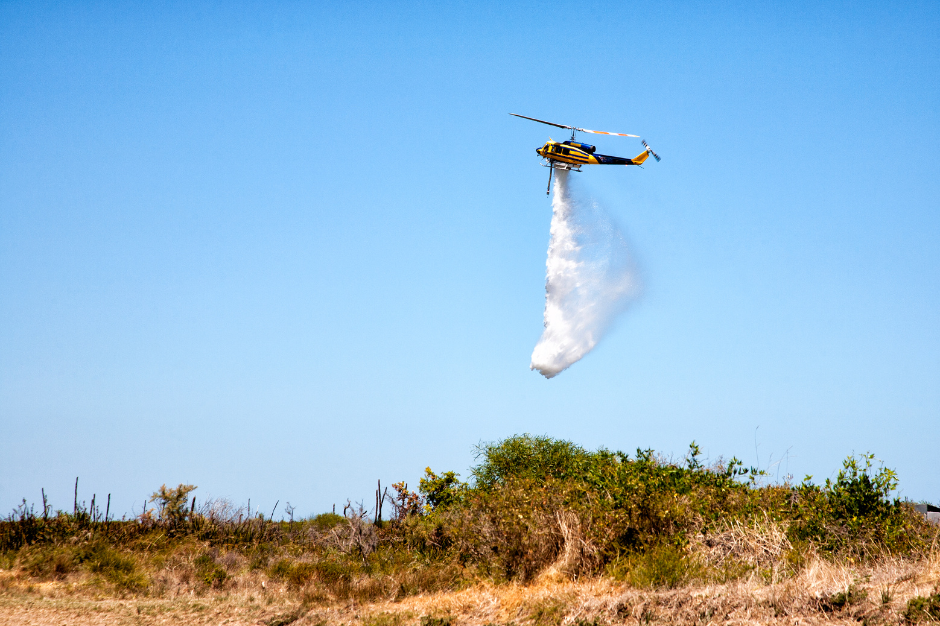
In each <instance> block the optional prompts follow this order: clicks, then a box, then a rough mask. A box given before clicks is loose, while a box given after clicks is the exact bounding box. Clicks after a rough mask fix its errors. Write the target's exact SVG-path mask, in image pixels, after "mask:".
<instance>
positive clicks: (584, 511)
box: [0, 435, 940, 626]
mask: <svg viewBox="0 0 940 626" xmlns="http://www.w3.org/2000/svg"><path fill="white" fill-rule="evenodd" d="M478 452H479V456H478V459H477V460H478V462H477V465H476V466H475V467H474V468H473V469H472V470H471V475H470V476H469V477H468V480H467V481H466V482H464V481H461V480H460V477H459V476H458V475H456V474H454V473H453V472H442V473H440V474H438V473H435V472H433V471H432V470H431V469H430V468H428V469H427V470H426V472H425V477H424V478H423V479H422V480H421V482H420V485H419V486H418V489H417V490H416V491H412V490H410V489H409V488H408V486H407V485H405V484H404V483H398V484H396V485H393V486H392V489H391V493H388V492H387V491H386V492H382V493H377V497H376V502H375V504H374V506H373V507H372V508H370V510H366V509H365V508H364V507H363V506H361V505H352V504H347V506H346V507H344V509H343V511H342V514H335V513H325V514H322V515H318V516H315V517H313V518H310V519H292V516H290V515H289V516H288V517H289V518H288V519H286V520H272V519H266V518H265V517H264V516H263V515H260V514H257V513H255V514H252V515H248V514H247V513H248V512H247V511H246V510H245V509H241V508H239V507H236V506H234V505H233V504H231V503H229V502H227V501H224V500H214V501H213V500H208V501H203V502H197V500H195V499H191V498H190V496H191V492H192V490H193V487H192V486H190V485H179V486H177V487H174V488H167V487H166V486H164V487H161V488H160V489H159V490H158V491H157V492H156V493H155V494H154V496H153V499H152V502H153V503H154V505H155V506H154V507H153V508H152V509H148V510H146V511H145V512H144V513H143V514H141V515H140V516H138V517H136V518H135V519H132V520H121V521H115V520H112V519H109V517H110V516H109V515H108V514H107V513H105V514H102V512H101V510H100V507H99V506H98V505H95V504H92V505H91V506H88V507H86V506H84V505H82V504H79V503H78V502H76V503H74V504H73V507H72V510H71V511H55V512H53V510H52V509H51V507H49V506H47V505H46V503H45V502H43V504H42V506H41V509H40V510H37V509H36V508H35V507H32V506H27V504H26V502H25V501H24V503H23V505H22V506H20V507H19V508H18V509H16V510H15V511H14V512H13V513H12V514H10V515H9V516H8V517H7V518H6V519H5V520H4V521H0V623H11V624H12V623H17V624H46V623H49V624H53V623H55V624H61V623H69V624H125V623H126V624H163V623H167V624H169V623H193V624H221V623H229V624H242V623H244V624H267V625H268V626H278V625H285V624H298V625H300V624H341V623H342V624H363V625H373V626H397V625H415V626H445V625H448V624H450V625H453V626H456V625H459V624H480V625H483V624H494V625H495V624H500V625H508V624H516V625H518V626H522V625H524V624H535V625H556V624H557V625H561V624H577V625H581V626H587V625H592V626H597V625H600V624H708V623H742V624H743V623H768V624H771V623H772V624H777V623H779V624H784V623H785V624H795V623H822V622H826V623H856V622H861V623H865V624H908V623H923V622H931V621H940V549H938V528H937V527H936V526H932V525H930V524H928V523H927V522H926V521H925V520H924V518H923V516H921V515H920V514H918V513H917V512H916V511H915V510H914V509H913V506H912V505H911V504H910V503H906V502H902V501H900V500H898V499H897V498H892V494H893V493H894V490H895V489H896V487H897V484H896V478H895V475H894V473H893V472H892V471H891V470H890V469H887V468H884V467H881V466H879V465H877V464H876V463H875V462H874V459H873V457H871V456H870V455H863V456H859V457H850V458H849V459H846V461H845V463H844V465H843V468H842V470H841V471H840V472H839V474H838V477H837V478H836V479H835V480H827V481H825V482H824V483H822V484H815V483H813V481H812V478H811V477H806V479H804V480H803V481H801V482H799V483H792V482H791V481H784V482H783V483H765V479H767V476H765V475H764V474H763V472H760V471H758V470H757V469H754V468H744V467H742V465H741V463H740V462H738V461H737V460H736V459H731V460H730V461H723V460H718V461H717V462H714V463H712V464H709V465H707V466H705V465H703V464H702V463H701V461H700V455H699V453H698V449H697V447H696V446H695V445H694V444H693V445H692V446H691V448H690V451H689V454H688V455H687V456H686V457H685V458H683V459H680V460H670V459H664V458H662V457H659V456H657V455H655V454H654V453H653V452H652V451H649V450H645V451H644V450H638V451H637V452H636V453H635V454H633V455H627V454H624V453H621V452H612V451H608V450H598V451H588V450H584V449H582V448H580V447H578V446H576V445H574V444H572V443H570V442H566V441H559V440H555V439H549V438H545V437H532V436H528V435H523V436H517V437H511V438H509V439H506V440H503V441H500V442H496V443H492V444H484V445H481V446H480V447H479V448H478ZM383 513H384V514H385V515H384V516H383V515H382V514H383ZM383 517H384V518H385V519H383Z"/></svg>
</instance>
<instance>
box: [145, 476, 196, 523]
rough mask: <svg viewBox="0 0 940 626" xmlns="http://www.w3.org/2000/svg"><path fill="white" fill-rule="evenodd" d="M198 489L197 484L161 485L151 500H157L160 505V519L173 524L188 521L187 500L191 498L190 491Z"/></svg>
mask: <svg viewBox="0 0 940 626" xmlns="http://www.w3.org/2000/svg"><path fill="white" fill-rule="evenodd" d="M195 489H196V486H195V485H183V484H180V485H179V486H178V487H175V488H174V487H170V488H167V486H166V485H161V486H160V489H159V490H157V491H156V492H155V493H154V494H153V495H152V496H150V501H151V502H155V503H156V505H157V507H158V514H159V516H160V521H162V522H168V523H170V524H173V525H177V524H180V523H182V522H184V521H186V517H187V516H188V515H189V512H188V511H187V510H186V502H187V501H188V500H189V494H190V492H192V491H194V490H195Z"/></svg>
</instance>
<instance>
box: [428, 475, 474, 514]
mask: <svg viewBox="0 0 940 626" xmlns="http://www.w3.org/2000/svg"><path fill="white" fill-rule="evenodd" d="M457 476H459V474H455V473H454V472H444V473H443V474H441V475H440V476H438V475H437V474H435V473H434V472H432V471H431V468H430V467H428V468H425V470H424V478H422V479H421V481H420V482H419V484H418V491H420V492H421V494H422V495H424V499H425V501H426V502H427V503H428V506H430V507H431V508H432V509H436V508H438V507H441V508H446V507H448V506H451V505H453V504H456V503H458V502H459V501H460V500H461V497H462V496H463V495H464V494H465V492H466V488H467V485H466V484H465V483H462V482H460V480H459V479H458V478H457Z"/></svg>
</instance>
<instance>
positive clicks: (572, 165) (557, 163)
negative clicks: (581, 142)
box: [541, 159, 581, 172]
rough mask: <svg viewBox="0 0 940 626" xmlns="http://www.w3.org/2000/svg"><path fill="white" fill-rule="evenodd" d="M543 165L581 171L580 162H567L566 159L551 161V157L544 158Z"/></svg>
mask: <svg viewBox="0 0 940 626" xmlns="http://www.w3.org/2000/svg"><path fill="white" fill-rule="evenodd" d="M541 165H542V167H551V168H554V169H556V170H568V171H572V172H580V171H581V164H580V163H565V162H564V161H550V160H549V159H543V160H542V164H541Z"/></svg>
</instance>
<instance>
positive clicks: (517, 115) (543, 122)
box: [510, 113, 634, 137]
mask: <svg viewBox="0 0 940 626" xmlns="http://www.w3.org/2000/svg"><path fill="white" fill-rule="evenodd" d="M510 115H515V116H516V117H521V118H523V119H526V120H532V121H533V122H541V123H542V124H548V125H549V126H557V127H558V128H568V129H574V126H565V125H564V124H556V123H555V122H546V121H545V120H539V119H536V118H534V117H527V116H525V115H519V114H518V113H510ZM577 130H580V129H577ZM588 132H594V131H588ZM630 136H631V137H633V136H634V135H630Z"/></svg>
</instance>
